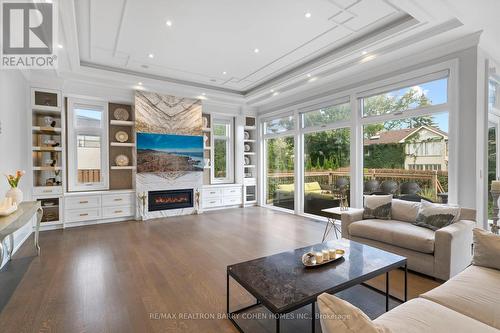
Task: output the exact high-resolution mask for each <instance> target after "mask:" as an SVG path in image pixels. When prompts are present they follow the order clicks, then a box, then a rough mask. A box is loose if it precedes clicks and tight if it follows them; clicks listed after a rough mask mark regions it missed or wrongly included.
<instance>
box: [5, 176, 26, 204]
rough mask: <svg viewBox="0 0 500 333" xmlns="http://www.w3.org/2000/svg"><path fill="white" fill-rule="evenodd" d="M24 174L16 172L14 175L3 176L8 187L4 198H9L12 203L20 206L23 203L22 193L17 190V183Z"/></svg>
mask: <svg viewBox="0 0 500 333" xmlns="http://www.w3.org/2000/svg"><path fill="white" fill-rule="evenodd" d="M25 174H26V172H25V171H21V170H17V171H16V174H15V175H5V177H7V182H8V183H9V185H10V190H8V191H7V193H6V194H5V197H6V198H11V199H12V202H14V203H16V204H18V205H19V204H20V203H21V202H22V201H23V192H22V191H21V190H20V189H19V187H18V186H19V181H20V180H21V178H22V177H23V176H24V175H25Z"/></svg>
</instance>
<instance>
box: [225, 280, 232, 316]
mask: <svg viewBox="0 0 500 333" xmlns="http://www.w3.org/2000/svg"><path fill="white" fill-rule="evenodd" d="M226 313H227V315H228V316H230V315H231V314H230V313H229V272H226Z"/></svg>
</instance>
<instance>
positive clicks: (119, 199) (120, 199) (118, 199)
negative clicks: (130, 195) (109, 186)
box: [114, 198, 123, 201]
mask: <svg viewBox="0 0 500 333" xmlns="http://www.w3.org/2000/svg"><path fill="white" fill-rule="evenodd" d="M122 200H123V199H122V198H117V199H115V200H114V201H122Z"/></svg>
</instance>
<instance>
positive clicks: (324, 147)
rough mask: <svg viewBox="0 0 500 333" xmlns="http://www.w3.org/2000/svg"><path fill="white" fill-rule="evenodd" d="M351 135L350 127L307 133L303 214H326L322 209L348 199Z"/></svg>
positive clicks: (305, 140)
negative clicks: (344, 198) (342, 199)
mask: <svg viewBox="0 0 500 333" xmlns="http://www.w3.org/2000/svg"><path fill="white" fill-rule="evenodd" d="M350 135H351V131H350V129H349V128H340V129H333V130H327V131H322V132H314V133H307V134H304V160H303V163H304V176H303V177H304V178H303V179H304V196H303V198H304V213H307V214H313V215H317V216H327V215H326V214H325V213H324V212H322V209H326V208H332V207H339V205H340V199H341V198H343V197H347V198H349V183H350Z"/></svg>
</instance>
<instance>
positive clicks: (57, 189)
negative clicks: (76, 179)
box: [33, 186, 63, 195]
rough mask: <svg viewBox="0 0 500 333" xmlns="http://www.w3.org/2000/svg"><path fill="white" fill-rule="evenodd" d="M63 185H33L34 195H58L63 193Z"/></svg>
mask: <svg viewBox="0 0 500 333" xmlns="http://www.w3.org/2000/svg"><path fill="white" fill-rule="evenodd" d="M62 192H63V191H62V186H37V187H33V194H34V195H57V194H62Z"/></svg>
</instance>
